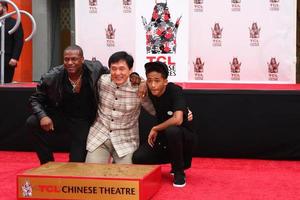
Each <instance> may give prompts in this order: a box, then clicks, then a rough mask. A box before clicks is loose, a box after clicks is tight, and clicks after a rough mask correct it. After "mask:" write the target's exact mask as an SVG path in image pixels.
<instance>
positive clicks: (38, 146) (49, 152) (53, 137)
mask: <svg viewBox="0 0 300 200" xmlns="http://www.w3.org/2000/svg"><path fill="white" fill-rule="evenodd" d="M50 118H51V119H52V121H53V124H54V131H50V132H45V131H44V130H43V129H42V128H41V127H40V121H39V119H38V118H37V117H36V116H35V115H31V116H30V117H29V118H28V119H27V121H26V129H27V133H28V134H29V137H30V139H31V140H32V145H33V147H34V148H35V151H36V153H37V155H38V158H39V160H40V163H41V164H44V163H47V162H49V161H54V157H53V147H54V146H57V144H55V142H57V138H59V137H58V136H62V134H63V135H64V136H67V139H68V140H69V141H68V143H67V144H66V143H63V142H62V141H59V143H60V144H62V145H67V146H68V149H69V152H70V154H69V161H70V162H84V161H85V157H86V152H87V151H86V140H87V135H88V132H89V129H90V123H89V122H88V120H81V119H71V118H66V117H64V116H63V115H62V114H59V113H56V114H53V115H51V116H50ZM66 134H67V135H66ZM60 138H62V137H60Z"/></svg>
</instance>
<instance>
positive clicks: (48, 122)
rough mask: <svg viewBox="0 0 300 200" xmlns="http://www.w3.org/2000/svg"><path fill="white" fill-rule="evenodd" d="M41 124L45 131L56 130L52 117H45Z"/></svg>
mask: <svg viewBox="0 0 300 200" xmlns="http://www.w3.org/2000/svg"><path fill="white" fill-rule="evenodd" d="M40 126H41V127H42V129H43V130H44V131H47V132H49V131H54V125H53V122H52V119H51V118H50V117H43V118H42V119H41V121H40Z"/></svg>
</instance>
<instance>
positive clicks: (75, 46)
mask: <svg viewBox="0 0 300 200" xmlns="http://www.w3.org/2000/svg"><path fill="white" fill-rule="evenodd" d="M76 50H77V51H79V55H80V56H82V57H83V50H82V48H81V47H80V46H78V45H70V46H68V47H67V48H65V50H64V52H66V51H76Z"/></svg>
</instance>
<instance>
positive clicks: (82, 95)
mask: <svg viewBox="0 0 300 200" xmlns="http://www.w3.org/2000/svg"><path fill="white" fill-rule="evenodd" d="M89 84H90V83H89V74H88V71H87V70H86V69H85V68H84V71H83V75H82V82H81V88H80V92H79V93H74V92H73V90H72V89H73V87H72V85H71V83H70V81H69V79H68V75H67V73H66V72H65V74H64V78H63V100H62V110H63V112H64V114H65V115H66V116H68V117H70V118H76V119H89V118H90V117H91V114H92V113H93V106H92V105H93V102H92V101H93V95H92V89H91V87H90V86H89Z"/></svg>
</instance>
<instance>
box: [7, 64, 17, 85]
mask: <svg viewBox="0 0 300 200" xmlns="http://www.w3.org/2000/svg"><path fill="white" fill-rule="evenodd" d="M15 68H16V67H12V66H8V65H6V67H5V68H4V83H11V82H12V80H13V78H14V73H15Z"/></svg>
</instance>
